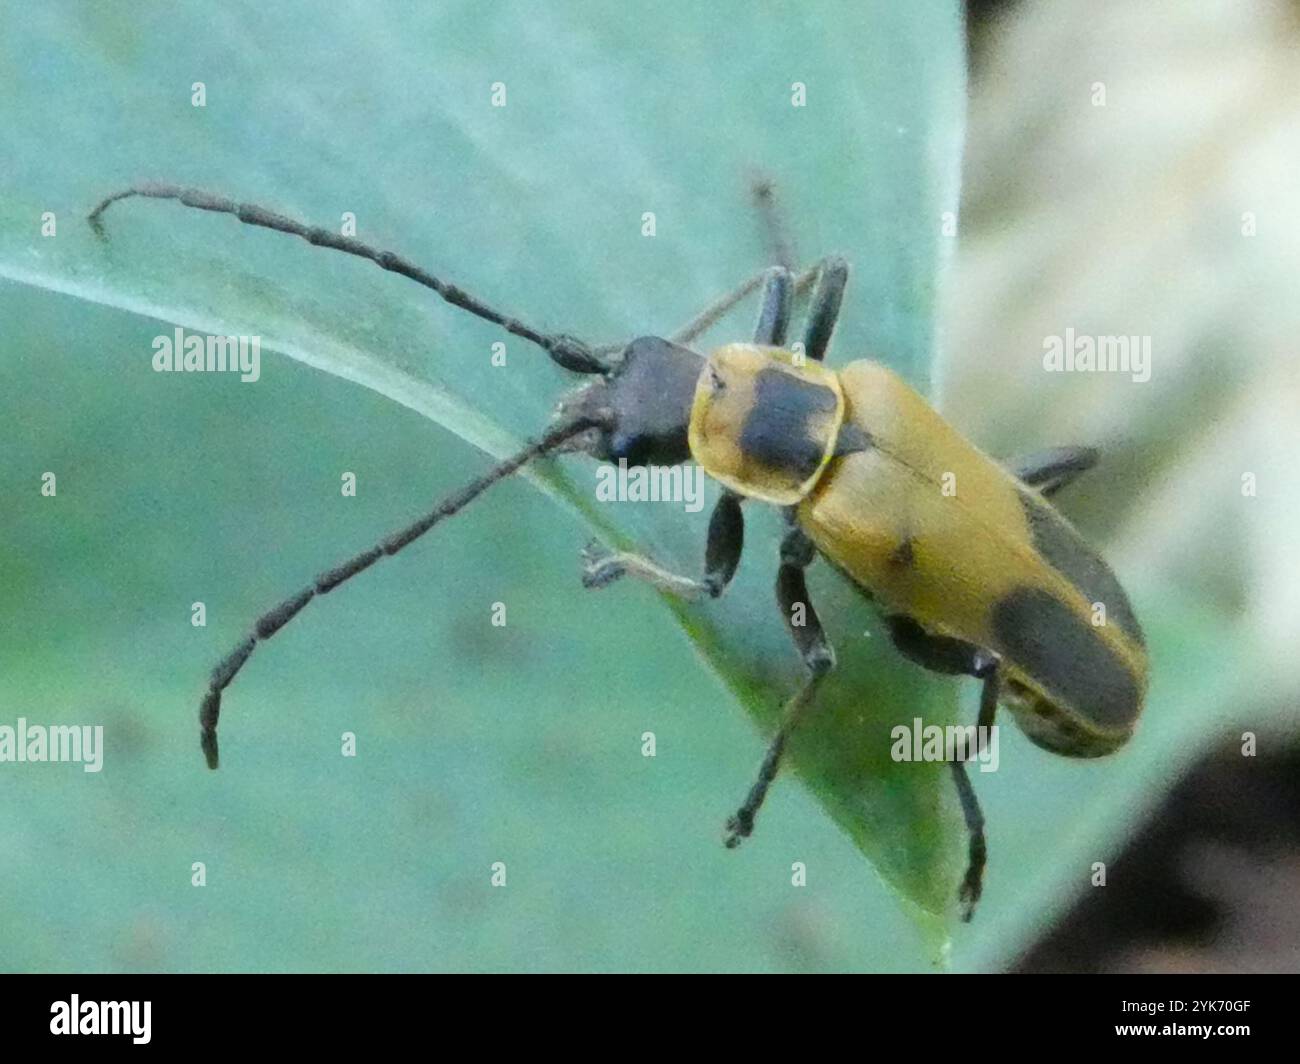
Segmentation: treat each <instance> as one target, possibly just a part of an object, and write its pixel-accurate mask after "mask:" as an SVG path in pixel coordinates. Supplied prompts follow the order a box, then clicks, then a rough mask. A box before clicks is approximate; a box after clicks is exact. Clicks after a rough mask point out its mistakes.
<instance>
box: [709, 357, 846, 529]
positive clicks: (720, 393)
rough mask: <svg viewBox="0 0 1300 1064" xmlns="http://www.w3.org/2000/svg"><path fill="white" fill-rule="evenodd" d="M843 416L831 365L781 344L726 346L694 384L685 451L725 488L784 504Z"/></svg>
mask: <svg viewBox="0 0 1300 1064" xmlns="http://www.w3.org/2000/svg"><path fill="white" fill-rule="evenodd" d="M843 421H844V394H843V392H842V391H841V389H840V384H839V379H838V378H837V377H836V375H835V373H834V372H833V371H832V370H829V369H827V368H826V367H825V366H823V365H821V364H820V363H817V362H807V361H804V360H802V359H800V358H799V357H798V356H796V355H795V354H794V353H793V352H791V351H787V350H785V349H783V348H775V347H762V346H759V345H757V344H728V345H727V346H725V347H720V348H718V349H717V350H716V351H714V352H713V354H712V355H710V356H709V358H708V360H707V362H706V363H705V367H704V370H703V371H702V372H701V374H700V378H699V381H698V383H697V384H696V388H695V402H694V404H693V406H692V408H691V423H690V431H689V441H690V448H691V456H692V457H693V458H694V459H695V460H696V461H697V462H699V464H700V465H701V466H703V467H704V471H705V472H706V473H708V474H709V476H711V477H713V478H714V479H715V480H718V481H720V482H722V483H723V484H724V485H726V486H727V487H728V488H731V489H732V490H733V491H736V492H738V493H740V494H741V495H746V496H749V497H751V498H755V499H761V500H763V501H764V502H770V503H776V504H778V505H782V506H789V505H793V504H794V503H797V502H798V501H799V500H800V499H802V498H803V497H804V496H806V495H807V494H808V493H809V492H810V491H812V489H813V487H814V485H816V483H817V480H818V478H819V477H820V476H821V474H822V472H823V471H824V470H825V468H826V464H827V463H828V462H829V461H830V459H831V456H832V455H833V454H834V453H835V445H836V439H837V437H838V435H839V430H840V426H841V424H842V423H843Z"/></svg>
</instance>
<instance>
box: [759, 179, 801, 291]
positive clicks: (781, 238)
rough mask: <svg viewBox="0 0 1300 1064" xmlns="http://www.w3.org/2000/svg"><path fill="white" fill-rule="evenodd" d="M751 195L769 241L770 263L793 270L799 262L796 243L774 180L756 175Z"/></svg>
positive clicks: (768, 254)
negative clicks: (781, 206) (778, 198)
mask: <svg viewBox="0 0 1300 1064" xmlns="http://www.w3.org/2000/svg"><path fill="white" fill-rule="evenodd" d="M750 195H751V196H752V197H753V200H754V207H755V209H756V210H757V211H758V217H759V221H760V222H761V223H762V226H763V234H764V236H765V237H766V240H767V256H768V261H769V262H775V263H776V264H777V265H778V266H784V267H785V268H786V269H787V270H793V269H794V264H795V262H796V261H797V257H796V255H795V250H794V241H793V240H791V239H790V227H789V226H788V225H787V224H786V220H785V214H784V212H782V210H781V209H780V207H779V206H778V205H777V202H776V189H775V187H774V186H773V183H772V179H771V178H770V177H768V176H767V175H766V174H756V175H755V176H754V178H753V180H752V181H751V183H750Z"/></svg>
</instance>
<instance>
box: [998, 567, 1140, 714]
mask: <svg viewBox="0 0 1300 1064" xmlns="http://www.w3.org/2000/svg"><path fill="white" fill-rule="evenodd" d="M991 622H992V628H993V634H994V635H995V636H996V637H997V640H998V644H999V646H998V649H1000V650H1001V651H1002V653H1003V654H1004V655H1005V656H1006V658H1007V659H1008V660H1009V661H1010V662H1011V663H1012V664H1013V665H1014V666H1015V667H1016V668H1017V669H1019V670H1020V671H1021V672H1023V673H1025V674H1026V675H1028V676H1029V677H1031V678H1032V679H1033V680H1034V682H1035V683H1037V684H1038V685H1040V686H1041V687H1042V688H1043V689H1044V690H1046V691H1049V692H1051V694H1052V696H1053V698H1054V699H1056V700H1057V701H1059V702H1060V703H1061V704H1062V705H1063V706H1064V707H1065V708H1066V709H1071V710H1074V711H1075V712H1076V713H1077V714H1078V715H1079V716H1081V717H1084V718H1086V719H1087V720H1089V721H1092V722H1094V723H1096V724H1099V725H1102V726H1103V727H1122V726H1124V725H1127V724H1130V723H1132V721H1133V720H1134V719H1136V717H1137V715H1138V710H1139V709H1140V708H1141V704H1142V698H1141V692H1140V691H1139V689H1138V683H1137V680H1136V679H1135V677H1134V676H1133V674H1132V672H1130V671H1129V668H1128V666H1127V665H1126V664H1125V663H1124V661H1123V660H1121V659H1120V657H1119V655H1117V654H1116V653H1115V651H1114V649H1113V648H1112V647H1111V646H1110V645H1109V644H1108V643H1107V642H1106V641H1105V640H1103V639H1100V638H1098V635H1097V631H1096V629H1094V628H1092V627H1090V626H1089V625H1088V624H1087V622H1086V621H1084V620H1083V619H1082V618H1080V617H1078V616H1077V615H1076V614H1075V613H1074V612H1073V611H1071V609H1070V607H1069V606H1067V605H1066V604H1065V603H1064V602H1062V601H1061V600H1060V599H1058V598H1057V597H1056V596H1055V595H1052V594H1051V593H1049V592H1047V591H1044V590H1042V589H1041V588H1036V587H1021V588H1017V589H1015V590H1014V591H1012V592H1010V593H1009V594H1008V595H1006V596H1004V597H1003V598H1001V599H999V600H998V602H997V604H996V605H995V606H994V607H993V612H992V615H991Z"/></svg>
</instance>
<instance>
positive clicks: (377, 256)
mask: <svg viewBox="0 0 1300 1064" xmlns="http://www.w3.org/2000/svg"><path fill="white" fill-rule="evenodd" d="M132 196H146V197H149V198H151V199H170V200H176V201H178V202H179V203H182V204H184V205H185V206H186V207H193V208H195V209H197V210H200V211H215V212H217V213H219V214H231V215H234V216H235V217H236V218H238V219H239V220H240V221H241V222H244V223H245V224H247V225H258V226H261V227H263V228H264V229H274V230H275V231H276V232H279V233H288V234H290V235H291V236H296V237H301V238H302V239H303V240H305V241H307V243H309V244H314V245H316V246H317V247H326V248H333V249H334V250H335V251H342V252H344V253H346V254H348V255H355V256H357V258H361V259H369V260H370V261H371V262H373V263H374V264H375V265H376V266H378V267H380V269H384V270H388V271H389V272H391V273H397V274H401V275H402V276H403V277H409V278H410V279H411V280H412V281H415V282H416V283H417V284H422V285H424V287H425V288H429V289H432V290H433V291H434V292H437V293H438V295H440V296H441V297H442V298H443V299H445V300H446V301H447V302H448V303H450V304H451V305H452V306H453V307H459V308H460V309H461V310H466V311H469V313H471V314H473V315H475V316H476V317H479V318H482V319H484V320H485V321H490V322H492V323H493V324H496V325H500V326H501V328H503V329H505V330H506V332H508V333H511V334H512V335H514V336H518V337H521V338H522V339H524V340H528V341H529V342H531V343H534V344H536V345H537V346H538V347H540V348H542V349H543V350H544V351H546V353H547V354H549V355H550V356H551V358H552V359H553V360H554V361H555V362H556V363H557V364H558V365H560V366H562V367H563V368H564V369H567V370H571V371H572V372H574V373H604V372H606V371H607V370H608V369H609V368H610V367H609V366H608V365H607V364H606V363H605V362H604V361H603V360H602V359H601V358H600V357H599V355H598V354H597V353H596V350H594V349H593V348H592V347H590V346H589V345H588V344H585V343H583V342H582V341H581V340H579V339H577V338H576V337H573V336H569V335H567V334H564V333H556V334H550V333H544V332H539V331H538V330H537V329H534V328H532V327H531V326H529V325H525V324H524V323H523V322H522V321H520V320H519V319H518V318H514V317H511V316H510V315H509V314H503V313H502V312H501V311H499V310H496V309H494V308H493V307H490V306H488V304H486V303H484V302H483V301H482V300H481V299H478V298H477V297H475V296H472V295H470V294H469V293H468V292H466V291H465V290H464V289H463V288H459V287H457V286H456V285H454V284H450V283H448V282H447V281H443V280H441V279H440V278H438V277H435V276H433V274H431V273H429V272H428V271H426V270H422V269H421V268H420V267H419V266H416V265H414V264H413V263H411V262H408V261H407V260H406V259H404V258H402V257H401V256H400V255H396V254H394V253H393V252H391V251H383V250H381V249H379V248H375V247H371V246H370V245H369V244H365V243H363V242H361V241H360V240H356V239H353V238H352V237H347V236H343V235H342V234H340V233H335V232H331V231H330V230H329V229H322V228H320V227H319V226H309V225H304V224H303V223H302V222H299V221H295V220H294V219H293V218H289V217H287V216H285V215H283V214H277V213H276V212H275V211H271V210H267V209H266V208H265V207H259V206H257V205H256V204H254V203H236V202H235V201H234V200H232V199H229V198H228V197H226V196H217V195H214V194H213V193H211V192H204V191H203V190H202V189H197V188H186V187H184V186H182V185H169V184H161V183H156V182H145V183H143V184H139V185H132V186H131V187H130V188H125V189H122V190H121V191H120V192H114V193H113V194H112V195H111V196H106V197H105V198H104V199H103V200H102V201H100V203H99V204H98V205H97V206H96V207H95V209H94V210H93V211H91V212H90V214H89V215H88V216H87V219H86V220H87V221H88V222H89V223H90V226H91V228H92V229H94V230H95V233H96V235H97V236H99V237H100V238H101V239H105V238H106V237H105V233H104V222H103V217H102V216H103V214H104V212H105V211H106V210H108V208H109V207H111V206H112V205H113V204H114V203H116V202H117V201H118V200H124V199H130V198H131V197H132Z"/></svg>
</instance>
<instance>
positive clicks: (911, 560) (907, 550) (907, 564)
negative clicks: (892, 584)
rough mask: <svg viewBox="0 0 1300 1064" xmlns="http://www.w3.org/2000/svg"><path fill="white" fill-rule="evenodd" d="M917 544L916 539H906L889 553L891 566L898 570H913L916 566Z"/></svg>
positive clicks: (911, 537)
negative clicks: (915, 546)
mask: <svg viewBox="0 0 1300 1064" xmlns="http://www.w3.org/2000/svg"><path fill="white" fill-rule="evenodd" d="M915 543H916V539H915V537H913V536H907V537H905V538H904V539H903V541H902V542H901V543H899V544H898V546H896V547H895V548H894V549H893V550H891V551H890V552H889V564H890V565H891V566H893V567H894V568H896V569H910V568H912V566H913V565H915V564H916V550H915V548H914V545H915Z"/></svg>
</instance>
